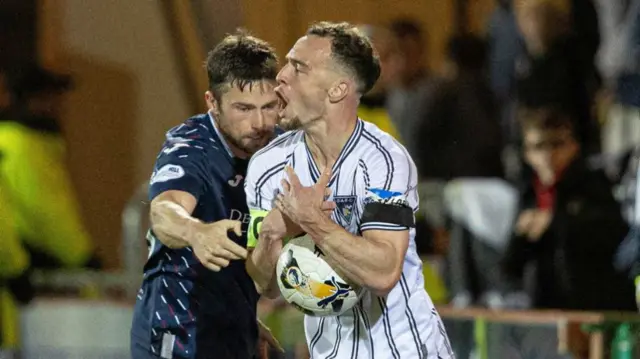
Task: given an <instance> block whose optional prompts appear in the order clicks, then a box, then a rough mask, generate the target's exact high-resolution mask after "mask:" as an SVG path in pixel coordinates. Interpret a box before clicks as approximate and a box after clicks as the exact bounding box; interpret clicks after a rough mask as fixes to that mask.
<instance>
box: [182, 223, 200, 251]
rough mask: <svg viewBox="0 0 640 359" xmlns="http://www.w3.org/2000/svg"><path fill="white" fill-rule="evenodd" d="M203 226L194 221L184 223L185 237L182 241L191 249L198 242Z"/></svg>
mask: <svg viewBox="0 0 640 359" xmlns="http://www.w3.org/2000/svg"><path fill="white" fill-rule="evenodd" d="M204 226H205V224H204V223H202V222H200V221H198V220H196V219H192V220H190V221H188V222H187V223H186V225H185V228H186V231H187V235H186V236H185V237H184V241H185V242H186V243H187V245H189V246H191V247H193V246H194V245H195V244H196V243H197V242H198V240H199V239H200V236H202V233H203V231H204Z"/></svg>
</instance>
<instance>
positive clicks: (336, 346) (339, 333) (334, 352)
mask: <svg viewBox="0 0 640 359" xmlns="http://www.w3.org/2000/svg"><path fill="white" fill-rule="evenodd" d="M336 322H338V326H337V327H336V342H335V344H333V350H331V354H329V356H328V357H327V359H335V358H336V356H337V355H338V351H339V348H340V341H341V340H342V322H341V321H340V316H337V317H336Z"/></svg>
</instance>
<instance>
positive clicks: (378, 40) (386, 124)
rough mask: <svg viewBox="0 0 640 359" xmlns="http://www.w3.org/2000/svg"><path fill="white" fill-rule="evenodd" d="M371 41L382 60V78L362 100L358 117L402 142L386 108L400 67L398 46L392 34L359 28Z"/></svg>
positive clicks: (365, 26)
mask: <svg viewBox="0 0 640 359" xmlns="http://www.w3.org/2000/svg"><path fill="white" fill-rule="evenodd" d="M359 29H360V30H361V31H363V32H364V33H365V34H366V35H367V37H369V39H370V40H371V42H372V44H373V47H374V48H375V50H376V52H377V53H378V57H379V58H380V77H379V78H378V82H376V84H375V86H374V87H373V88H372V89H371V91H369V92H367V93H366V94H365V95H364V96H362V98H361V99H360V107H358V117H360V118H361V119H363V120H365V121H367V122H371V123H373V124H374V125H376V126H378V128H380V129H381V130H382V131H384V132H386V133H388V134H390V135H391V136H393V138H395V139H396V140H398V142H402V139H401V138H400V134H399V133H398V130H397V129H396V126H395V125H394V124H393V122H392V121H391V117H389V114H388V112H387V109H386V108H385V101H386V94H385V92H386V90H387V88H388V86H390V85H391V83H392V82H393V81H394V79H395V78H396V75H397V73H398V68H399V66H400V61H401V59H400V54H399V51H398V44H397V43H396V41H395V39H394V38H393V36H391V33H390V32H389V31H388V30H386V29H384V28H380V27H375V26H370V25H362V26H360V27H359Z"/></svg>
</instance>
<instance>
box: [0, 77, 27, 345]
mask: <svg viewBox="0 0 640 359" xmlns="http://www.w3.org/2000/svg"><path fill="white" fill-rule="evenodd" d="M10 99H11V96H10V93H9V90H8V88H7V86H6V82H5V76H4V73H3V72H0V118H2V117H5V116H6V111H7V109H8V107H9V106H10V103H11V101H10ZM1 162H2V153H0V163H1ZM6 189H7V188H6V185H5V184H4V179H3V177H2V173H0V203H2V205H0V233H1V234H0V323H7V322H11V323H16V322H17V317H15V315H16V313H15V311H11V310H5V309H4V308H5V306H11V304H12V302H13V298H12V296H13V295H12V293H11V288H12V287H14V285H13V284H14V283H15V282H16V281H17V282H20V278H22V276H23V275H24V274H25V273H26V271H27V267H28V266H29V256H28V254H27V252H26V251H25V249H24V247H23V246H22V243H21V242H20V239H19V237H18V234H17V233H16V229H15V226H14V223H13V217H12V211H11V206H10V202H9V200H8V198H7V193H6ZM15 329H16V327H15V325H0V357H2V355H9V353H8V352H7V350H10V349H12V348H14V347H15V346H17V344H18V340H17V336H16V334H17V333H16V331H15Z"/></svg>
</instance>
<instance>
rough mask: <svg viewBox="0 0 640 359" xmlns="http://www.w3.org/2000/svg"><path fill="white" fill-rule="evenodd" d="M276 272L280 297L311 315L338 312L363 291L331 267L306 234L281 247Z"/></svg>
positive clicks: (344, 310) (345, 308)
mask: <svg viewBox="0 0 640 359" xmlns="http://www.w3.org/2000/svg"><path fill="white" fill-rule="evenodd" d="M276 275H277V281H278V287H279V288H280V293H281V294H282V297H283V298H284V299H285V300H286V301H287V302H288V303H290V304H292V305H293V306H295V307H296V308H298V309H299V310H300V311H302V312H303V313H305V314H307V315H311V316H331V315H340V314H342V313H344V312H346V311H347V310H349V309H351V308H353V306H354V305H356V303H357V302H358V300H359V299H360V294H361V292H362V290H361V288H359V287H357V286H355V285H352V284H349V283H348V282H347V281H346V280H344V279H343V278H342V277H341V276H340V275H339V274H338V273H336V272H335V271H334V270H333V268H331V266H330V265H329V264H328V263H327V262H326V261H325V260H324V254H323V253H322V252H321V251H320V249H319V248H317V247H316V245H315V243H314V242H313V239H311V237H309V236H308V235H305V236H302V237H298V238H294V239H292V240H290V241H289V242H288V243H287V244H286V245H285V246H284V247H283V248H282V252H281V253H280V257H279V258H278V263H277V265H276Z"/></svg>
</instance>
